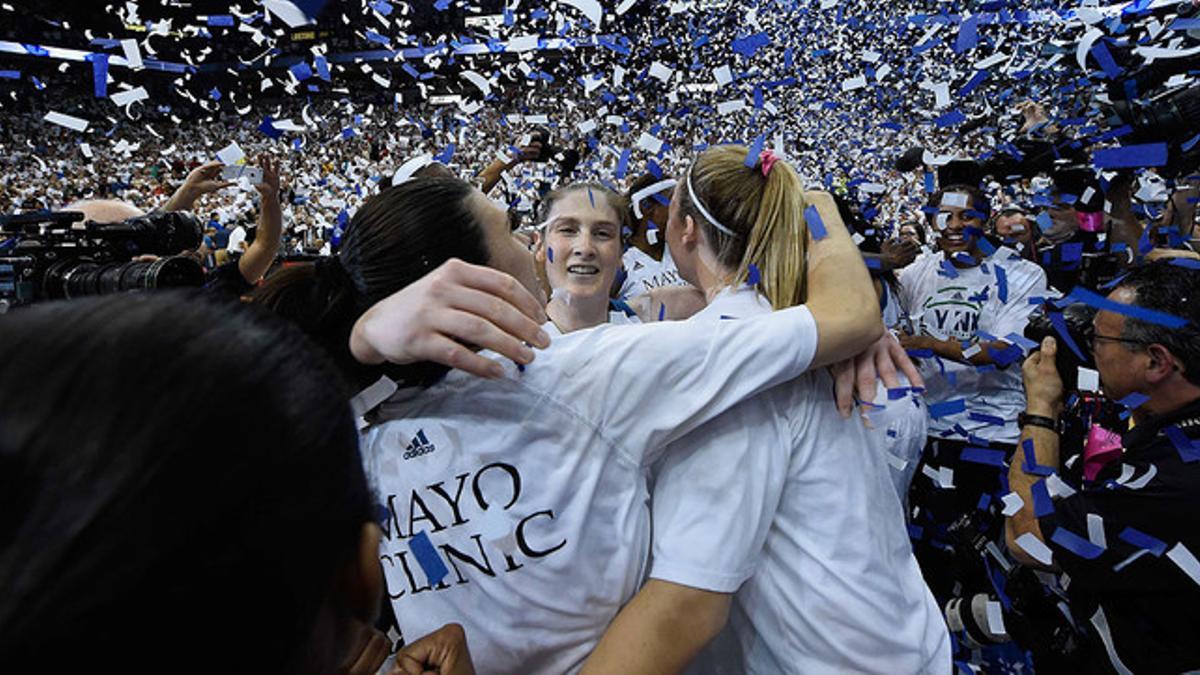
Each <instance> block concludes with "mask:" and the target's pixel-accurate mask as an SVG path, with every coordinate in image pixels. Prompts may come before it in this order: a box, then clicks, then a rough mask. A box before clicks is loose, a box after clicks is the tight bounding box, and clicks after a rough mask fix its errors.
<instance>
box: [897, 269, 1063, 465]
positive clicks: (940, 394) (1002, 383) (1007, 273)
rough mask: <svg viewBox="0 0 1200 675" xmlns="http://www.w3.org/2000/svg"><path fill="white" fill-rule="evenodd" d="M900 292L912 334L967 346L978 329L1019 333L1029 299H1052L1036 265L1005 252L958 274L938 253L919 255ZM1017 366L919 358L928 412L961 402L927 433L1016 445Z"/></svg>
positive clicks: (1021, 404)
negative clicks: (958, 409)
mask: <svg viewBox="0 0 1200 675" xmlns="http://www.w3.org/2000/svg"><path fill="white" fill-rule="evenodd" d="M900 287H901V295H902V298H903V304H904V306H905V307H906V308H907V309H908V311H909V313H910V318H911V320H912V323H913V327H914V329H915V330H916V331H917V333H918V334H920V335H929V336H932V337H934V338H937V339H938V340H948V339H955V340H960V341H963V340H966V341H971V342H975V341H979V340H980V332H981V331H982V332H983V333H986V334H987V335H990V336H992V337H994V338H998V339H1003V338H1005V337H1006V336H1007V335H1009V334H1012V333H1016V334H1018V335H1020V334H1021V333H1022V331H1024V329H1025V324H1026V323H1028V321H1029V315H1030V314H1031V313H1032V312H1033V310H1035V309H1036V308H1037V306H1036V305H1034V304H1031V303H1030V298H1035V297H1052V296H1057V293H1053V292H1052V291H1050V290H1049V288H1048V287H1047V286H1046V273H1045V272H1043V271H1042V269H1041V268H1040V267H1038V266H1037V265H1035V264H1033V263H1031V262H1029V261H1028V260H1025V259H1024V258H1022V257H1021V256H1020V254H1018V253H1017V252H1016V251H1013V250H1012V249H1010V248H1005V247H1000V248H998V249H996V251H995V252H994V253H992V254H991V255H990V256H987V257H986V258H984V259H983V261H982V262H981V263H980V264H979V265H976V266H974V267H966V268H958V267H953V266H952V265H951V264H950V263H949V262H947V261H946V259H945V256H944V255H943V254H942V253H940V252H937V253H929V254H924V255H921V256H920V257H918V258H917V259H916V260H915V261H913V263H912V264H911V265H909V266H908V267H905V268H904V269H903V270H901V271H900ZM982 341H984V342H990V340H988V339H983V340H982ZM1020 361H1021V359H1020V358H1016V359H1014V361H1013V362H1012V363H1009V364H1008V366H1007V367H998V366H982V367H976V366H974V365H971V364H968V363H959V362H957V361H951V360H949V359H941V358H938V357H935V356H934V357H926V358H922V359H920V369H921V376H922V377H923V378H924V379H925V385H926V390H925V401H926V402H927V403H928V404H929V405H930V406H933V405H935V404H938V403H947V402H950V401H954V400H956V399H965V403H966V405H965V409H964V410H962V411H961V412H957V413H950V414H945V415H942V414H939V415H937V416H931V419H930V421H929V433H930V435H937V436H942V437H949V438H956V439H963V440H965V439H966V438H967V436H968V434H970V435H974V436H977V437H979V438H984V439H987V440H989V441H995V442H999V443H1016V442H1017V440H1018V439H1019V438H1020V435H1021V432H1020V429H1018V428H1017V423H1016V419H1017V414H1018V413H1020V412H1021V411H1022V410H1024V408H1025V390H1024V387H1023V386H1022V384H1021V368H1020ZM963 432H965V433H963Z"/></svg>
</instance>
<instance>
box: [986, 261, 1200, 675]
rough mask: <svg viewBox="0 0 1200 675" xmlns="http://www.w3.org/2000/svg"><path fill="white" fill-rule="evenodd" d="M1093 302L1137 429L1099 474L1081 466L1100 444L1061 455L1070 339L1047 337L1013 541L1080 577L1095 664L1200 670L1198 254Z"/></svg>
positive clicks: (1015, 478)
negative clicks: (1062, 351)
mask: <svg viewBox="0 0 1200 675" xmlns="http://www.w3.org/2000/svg"><path fill="white" fill-rule="evenodd" d="M1095 304H1096V305H1097V306H1098V308H1099V309H1100V310H1101V311H1099V312H1098V313H1097V315H1096V318H1095V320H1094V322H1093V327H1094V329H1095V335H1094V337H1093V339H1092V349H1093V351H1094V353H1095V360H1096V366H1097V369H1098V370H1099V371H1100V382H1101V385H1102V387H1103V389H1104V393H1105V394H1106V395H1107V396H1108V397H1109V398H1111V399H1113V400H1116V401H1122V402H1124V403H1125V404H1126V405H1128V406H1129V407H1130V408H1132V415H1131V416H1132V422H1133V424H1132V428H1131V429H1130V430H1128V431H1126V432H1125V433H1124V434H1122V437H1121V445H1122V446H1123V447H1122V449H1121V453H1120V456H1119V457H1118V458H1116V459H1113V460H1111V461H1109V462H1108V463H1107V464H1104V465H1103V467H1102V468H1100V469H1099V472H1098V473H1092V472H1086V473H1087V474H1088V475H1091V476H1092V478H1091V479H1090V480H1089V479H1085V478H1083V477H1082V476H1081V475H1080V474H1081V467H1082V466H1083V465H1086V464H1091V463H1092V461H1091V460H1089V455H1090V453H1089V450H1088V449H1085V451H1084V454H1083V456H1082V457H1077V458H1075V460H1074V462H1068V463H1067V465H1069V466H1063V465H1060V457H1059V436H1058V432H1057V429H1058V417H1059V414H1060V413H1061V411H1062V410H1063V406H1064V392H1063V384H1062V380H1061V379H1060V377H1059V375H1058V372H1057V370H1056V369H1055V365H1054V362H1055V358H1054V357H1055V354H1056V351H1057V349H1059V348H1060V347H1059V346H1058V345H1057V344H1056V343H1055V340H1054V339H1053V338H1046V339H1045V341H1044V342H1043V343H1042V349H1041V352H1040V353H1034V354H1033V355H1031V356H1030V357H1029V358H1028V359H1027V360H1026V362H1025V366H1024V369H1023V371H1024V378H1025V391H1026V399H1027V407H1026V411H1025V413H1024V414H1022V415H1021V418H1020V421H1021V426H1022V432H1021V449H1019V450H1018V453H1017V455H1016V456H1015V457H1014V458H1013V461H1012V464H1011V467H1010V468H1009V485H1010V487H1011V489H1012V492H1013V495H1015V497H1013V496H1011V495H1010V496H1009V497H1007V498H1006V503H1011V504H1013V505H1020V508H1019V509H1017V510H1016V511H1015V513H1012V515H1011V516H1010V517H1009V518H1008V522H1007V527H1006V530H1007V531H1006V539H1007V543H1008V547H1009V550H1010V551H1011V552H1012V553H1013V555H1014V556H1015V557H1016V558H1017V559H1018V560H1019V561H1020V562H1021V563H1023V564H1026V565H1031V566H1035V567H1038V568H1042V569H1050V570H1061V571H1062V572H1064V573H1065V575H1064V576H1065V577H1067V578H1068V579H1069V582H1068V583H1065V584H1064V586H1065V587H1066V588H1067V592H1068V594H1069V595H1070V598H1071V610H1072V613H1073V615H1074V617H1075V619H1076V621H1077V622H1079V623H1080V624H1082V625H1085V626H1086V628H1087V631H1088V635H1087V642H1086V643H1085V645H1084V648H1085V653H1086V658H1087V659H1088V663H1087V667H1085V668H1084V671H1085V672H1116V673H1130V672H1135V673H1142V672H1147V673H1149V672H1155V673H1158V672H1164V673H1165V672H1173V673H1177V672H1182V671H1189V670H1195V669H1197V668H1200V621H1197V620H1196V617H1195V611H1196V607H1200V561H1198V560H1197V555H1198V554H1200V525H1198V522H1200V521H1197V518H1196V514H1197V513H1198V512H1200V268H1198V267H1197V266H1196V265H1195V264H1194V261H1191V260H1173V261H1170V260H1161V261H1156V262H1152V263H1149V264H1147V265H1145V266H1143V267H1140V268H1137V269H1135V270H1134V271H1133V272H1131V273H1130V274H1129V275H1128V276H1126V277H1125V278H1124V279H1123V280H1121V281H1120V283H1119V284H1118V285H1117V287H1116V288H1115V289H1114V290H1113V291H1112V292H1111V293H1110V294H1109V296H1108V298H1106V299H1104V300H1101V301H1098V302H1096V303H1095ZM1093 470H1094V469H1093ZM1059 471H1062V472H1063V475H1062V476H1061V477H1060V476H1059V475H1058V473H1057V472H1059ZM1072 476H1074V477H1075V478H1074V479H1073V478H1072Z"/></svg>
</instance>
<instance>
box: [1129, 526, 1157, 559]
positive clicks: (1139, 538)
mask: <svg viewBox="0 0 1200 675" xmlns="http://www.w3.org/2000/svg"><path fill="white" fill-rule="evenodd" d="M1117 536H1118V537H1119V538H1120V539H1121V541H1123V542H1125V543H1127V544H1130V545H1131V546H1136V547H1138V548H1140V549H1142V550H1144V551H1149V552H1150V554H1151V555H1153V556H1154V557H1156V558H1157V557H1160V556H1162V554H1163V553H1166V552H1167V544H1166V542H1163V541H1160V540H1158V539H1155V538H1154V537H1151V536H1150V535H1148V534H1146V533H1145V532H1142V531H1141V530H1138V529H1136V528H1132V527H1126V528H1125V529H1124V530H1121V534H1118V535H1117Z"/></svg>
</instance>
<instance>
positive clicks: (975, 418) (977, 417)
mask: <svg viewBox="0 0 1200 675" xmlns="http://www.w3.org/2000/svg"><path fill="white" fill-rule="evenodd" d="M967 419H969V420H971V421H972V422H983V423H984V424H988V425H991V426H994V427H1002V426H1004V418H1003V417H997V416H996V415H985V414H983V413H980V412H969V413H967Z"/></svg>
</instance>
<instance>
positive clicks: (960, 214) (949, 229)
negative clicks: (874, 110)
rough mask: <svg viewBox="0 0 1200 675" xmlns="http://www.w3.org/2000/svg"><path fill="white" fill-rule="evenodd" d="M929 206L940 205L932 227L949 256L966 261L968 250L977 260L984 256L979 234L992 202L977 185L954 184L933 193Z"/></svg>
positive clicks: (955, 259)
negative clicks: (989, 201)
mask: <svg viewBox="0 0 1200 675" xmlns="http://www.w3.org/2000/svg"><path fill="white" fill-rule="evenodd" d="M929 204H930V206H932V207H934V208H936V209H937V213H935V214H933V215H932V217H931V219H930V220H931V222H932V225H933V229H934V231H935V232H937V235H938V247H939V248H940V249H941V251H942V252H943V253H944V254H945V256H946V259H948V260H952V261H954V262H955V263H958V264H967V261H964V260H963V257H962V256H958V255H956V254H959V253H965V254H967V255H969V256H971V257H972V258H975V260H976V261H978V260H980V259H982V258H983V253H982V251H981V250H980V248H979V238H980V237H982V236H983V226H984V223H986V222H987V220H988V215H989V213H990V211H991V206H990V205H989V203H988V199H987V197H986V196H985V195H984V194H983V192H982V191H981V190H980V189H979V188H976V187H971V186H969V185H954V186H951V187H947V188H944V189H942V190H938V191H937V192H935V193H933V197H932V198H931V199H930V200H929Z"/></svg>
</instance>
